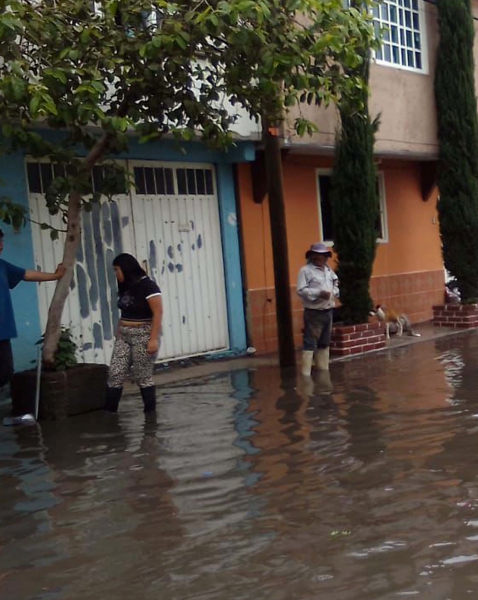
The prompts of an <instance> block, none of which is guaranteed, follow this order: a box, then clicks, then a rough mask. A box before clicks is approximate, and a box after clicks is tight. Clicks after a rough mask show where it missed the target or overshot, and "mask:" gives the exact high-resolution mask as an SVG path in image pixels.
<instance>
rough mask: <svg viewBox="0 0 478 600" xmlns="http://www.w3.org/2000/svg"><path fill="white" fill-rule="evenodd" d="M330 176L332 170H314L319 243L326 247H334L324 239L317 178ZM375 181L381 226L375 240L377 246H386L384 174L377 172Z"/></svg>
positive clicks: (332, 243) (330, 241) (386, 219)
mask: <svg viewBox="0 0 478 600" xmlns="http://www.w3.org/2000/svg"><path fill="white" fill-rule="evenodd" d="M331 175H332V169H316V170H315V184H316V186H317V204H318V212H319V224H318V225H319V234H320V241H322V242H324V244H326V245H327V246H330V247H332V246H333V245H334V242H333V240H325V239H324V230H323V227H322V223H323V220H322V203H321V196H320V185H319V177H321V176H326V177H330V176H331ZM377 180H378V199H379V208H380V222H381V226H382V237H380V238H377V243H378V244H388V218H387V198H386V187H385V173H384V172H383V171H378V172H377Z"/></svg>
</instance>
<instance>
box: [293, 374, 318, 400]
mask: <svg viewBox="0 0 478 600" xmlns="http://www.w3.org/2000/svg"><path fill="white" fill-rule="evenodd" d="M296 389H297V393H298V394H299V396H300V397H301V398H303V399H304V400H305V401H306V402H308V401H309V400H310V398H311V397H312V396H313V395H314V380H313V379H312V377H298V378H297V386H296Z"/></svg>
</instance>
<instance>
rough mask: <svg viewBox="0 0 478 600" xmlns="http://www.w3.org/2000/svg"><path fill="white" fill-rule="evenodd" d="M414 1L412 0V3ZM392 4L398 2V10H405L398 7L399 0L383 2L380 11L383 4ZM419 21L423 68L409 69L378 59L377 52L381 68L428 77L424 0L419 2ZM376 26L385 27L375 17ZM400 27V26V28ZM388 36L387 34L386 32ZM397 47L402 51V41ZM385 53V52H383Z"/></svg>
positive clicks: (385, 0)
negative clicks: (400, 70)
mask: <svg viewBox="0 0 478 600" xmlns="http://www.w3.org/2000/svg"><path fill="white" fill-rule="evenodd" d="M411 1H412V0H410V2H411ZM390 2H392V3H393V4H395V2H397V5H396V8H397V10H399V8H405V7H399V6H398V1H397V0H383V2H382V3H380V4H378V10H379V11H380V10H381V6H382V4H387V5H389V3H390ZM407 8H408V7H407ZM418 19H419V28H420V29H419V34H420V46H421V48H420V53H421V60H422V66H421V68H420V69H418V68H416V67H409V66H407V65H402V64H401V63H395V62H392V61H391V60H390V61H388V60H385V59H383V58H377V57H376V52H374V61H375V62H376V63H377V64H378V65H381V66H385V67H392V68H394V69H402V70H404V71H411V72H413V73H421V74H423V75H428V73H429V65H428V38H427V28H426V11H425V4H424V0H418ZM374 24H375V25H377V24H378V25H379V26H382V27H383V26H384V25H383V24H382V21H381V19H379V20H377V19H376V18H375V17H374ZM385 27H386V25H385ZM399 27H400V26H399ZM386 34H387V32H386ZM389 35H391V32H389ZM397 45H398V46H399V51H400V50H401V45H400V40H399V41H398V43H397ZM404 48H408V46H405V47H404ZM382 49H383V44H382ZM382 52H383V50H382Z"/></svg>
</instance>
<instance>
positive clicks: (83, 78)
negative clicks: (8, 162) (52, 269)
mask: <svg viewBox="0 0 478 600" xmlns="http://www.w3.org/2000/svg"><path fill="white" fill-rule="evenodd" d="M93 7H94V8H93ZM372 38H373V28H372V26H371V23H370V19H369V18H368V16H367V14H366V13H364V12H360V11H358V10H357V11H356V10H350V11H344V10H343V6H342V0H219V1H217V0H209V1H207V0H205V1H198V0H196V1H193V0H185V1H176V2H174V1H173V2H168V1H166V0H121V1H119V0H102V1H98V2H94V3H92V2H84V0H56V1H53V0H44V1H41V2H38V1H32V0H3V1H1V2H0V56H2V57H3V59H2V60H1V61H0V123H1V126H2V146H3V150H4V151H14V150H17V149H20V150H22V151H23V152H26V153H28V154H29V155H31V156H33V157H36V158H42V157H48V158H50V159H51V160H52V161H53V162H54V163H56V164H58V165H59V168H58V169H57V172H58V173H59V174H58V175H57V177H56V178H55V179H54V180H53V181H52V184H51V186H50V189H49V190H48V192H47V205H48V209H49V211H50V212H51V213H52V214H56V213H60V214H61V215H63V218H64V221H65V225H66V229H67V235H66V243H65V249H64V259H63V262H64V264H65V266H66V267H67V275H66V276H65V277H64V278H63V279H62V280H61V281H60V282H59V283H58V284H57V288H56V291H55V295H54V298H53V301H52V304H51V306H50V311H49V317H48V323H47V328H46V332H45V344H44V355H43V356H44V362H45V363H46V364H47V365H48V364H49V363H50V364H51V363H52V361H53V355H54V352H55V348H56V345H57V344H58V339H59V336H60V323H61V314H62V310H63V306H64V303H65V301H66V297H67V294H68V288H69V284H70V281H71V277H72V268H73V264H74V261H75V255H76V250H77V247H78V244H79V240H80V231H81V227H80V225H81V224H80V213H81V210H82V208H85V207H86V208H87V207H88V206H89V204H90V203H91V202H92V201H93V202H94V201H97V200H98V199H99V198H98V196H95V195H94V194H93V190H92V182H91V170H92V169H93V167H94V166H95V165H96V164H99V163H101V162H103V161H104V160H105V159H107V158H111V157H114V156H115V155H117V154H118V153H120V152H124V151H126V150H127V148H128V144H129V142H130V140H131V138H132V136H134V137H136V138H139V141H140V142H142V143H147V142H149V141H151V140H155V139H158V138H161V137H163V136H165V135H168V136H171V137H174V138H177V139H180V140H192V139H196V138H200V139H201V140H203V141H205V142H206V143H209V144H213V145H216V146H218V147H225V146H226V145H227V144H229V143H232V140H233V134H232V133H231V130H232V128H233V125H234V121H235V116H234V112H233V111H230V110H228V104H229V103H231V104H235V103H238V104H239V105H240V106H241V107H243V108H244V109H246V111H248V112H249V114H250V115H251V116H252V117H254V118H257V119H259V118H265V119H267V121H268V122H269V123H273V124H279V123H280V122H281V121H282V119H283V118H284V107H285V109H286V110H287V109H288V108H290V107H292V106H295V107H297V106H299V107H300V103H301V100H302V101H303V100H304V99H305V100H306V101H308V102H317V103H321V102H324V103H327V102H329V101H333V100H337V99H338V98H340V97H341V95H343V94H346V93H349V92H350V90H354V89H357V87H360V86H362V80H361V79H360V78H357V77H355V76H354V74H353V68H354V67H356V66H357V65H358V64H360V63H361V61H362V55H361V54H360V52H358V48H361V47H362V46H363V44H364V41H366V42H370V40H371V39H372ZM295 125H296V129H297V131H298V133H299V134H303V133H306V132H307V131H312V130H313V129H314V124H312V123H310V122H308V121H307V120H306V119H303V118H302V117H301V116H300V114H299V117H298V119H297V120H296V124H295ZM80 157H81V158H80ZM101 191H102V193H104V192H105V190H101ZM109 192H110V193H114V188H110V189H109ZM4 214H5V213H1V214H0V217H1V216H3V215H4ZM7 218H8V217H7Z"/></svg>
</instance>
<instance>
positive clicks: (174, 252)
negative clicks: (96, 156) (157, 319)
mask: <svg viewBox="0 0 478 600" xmlns="http://www.w3.org/2000/svg"><path fill="white" fill-rule="evenodd" d="M124 164H125V165H126V163H124ZM128 168H129V169H131V171H132V175H133V176H134V180H135V184H136V189H133V190H132V191H131V192H130V193H129V194H126V193H125V194H123V195H118V196H115V197H114V199H113V200H112V201H108V200H107V199H106V198H103V199H102V200H101V202H100V203H99V204H97V205H95V206H94V208H93V210H92V212H90V213H88V212H84V213H83V215H82V242H81V247H80V249H79V252H78V256H77V264H76V267H75V277H74V280H73V282H72V286H71V290H70V294H69V298H68V301H67V305H66V307H65V311H64V315H63V323H64V325H65V326H67V327H69V328H70V329H71V330H72V333H73V335H74V337H75V339H76V341H77V342H78V343H79V346H80V348H81V350H82V360H84V361H85V362H97V363H105V362H109V360H110V357H111V352H112V348H113V342H114V328H115V325H116V321H117V317H118V312H117V308H116V281H115V278H114V274H113V270H112V268H111V263H112V260H113V258H114V256H116V255H117V254H119V253H120V252H129V253H131V254H133V255H134V256H136V258H137V259H138V260H139V262H140V263H141V264H142V265H143V267H144V268H145V270H146V271H147V272H148V274H149V275H150V276H151V277H153V278H154V279H155V280H156V281H157V282H158V284H159V285H160V287H161V289H162V292H163V303H164V320H163V332H162V337H161V349H160V353H159V356H158V361H165V360H171V359H179V358H184V357H188V356H195V355H199V354H204V353H210V352H215V351H221V350H225V349H227V348H228V347H229V337H228V321H227V309H226V292H225V281H224V266H223V258H222V243H221V231H220V224H219V206H218V197H217V192H216V182H215V175H214V167H213V166H212V165H196V164H192V165H191V164H188V165H178V164H172V163H156V162H134V163H130V165H129V166H128ZM98 169H101V167H99V168H98ZM52 173H53V167H52V165H51V164H50V163H46V162H44V163H38V162H33V161H29V162H27V174H28V185H29V204H30V209H31V213H32V220H33V221H35V222H37V223H47V224H48V225H50V226H52V227H56V228H58V229H60V230H61V229H62V227H63V226H62V223H61V219H60V217H59V216H58V215H56V216H51V215H50V214H49V213H48V210H47V209H46V204H45V196H44V194H45V190H46V189H47V187H48V184H49V182H50V181H51V178H52ZM96 174H98V171H97V172H96ZM32 232H33V243H34V252H35V261H36V264H37V265H39V267H41V268H42V269H43V270H54V268H55V266H56V264H58V263H59V262H60V261H61V257H62V248H63V240H64V233H62V232H61V231H60V234H59V239H58V240H56V241H52V240H51V239H50V238H49V236H48V233H47V232H46V231H41V230H40V227H39V226H37V225H33V226H32ZM53 291H54V286H52V285H51V284H50V285H48V284H47V285H40V286H39V308H40V318H41V325H42V328H43V329H44V327H45V325H46V319H47V314H48V306H49V303H50V301H51V298H52V295H53Z"/></svg>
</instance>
